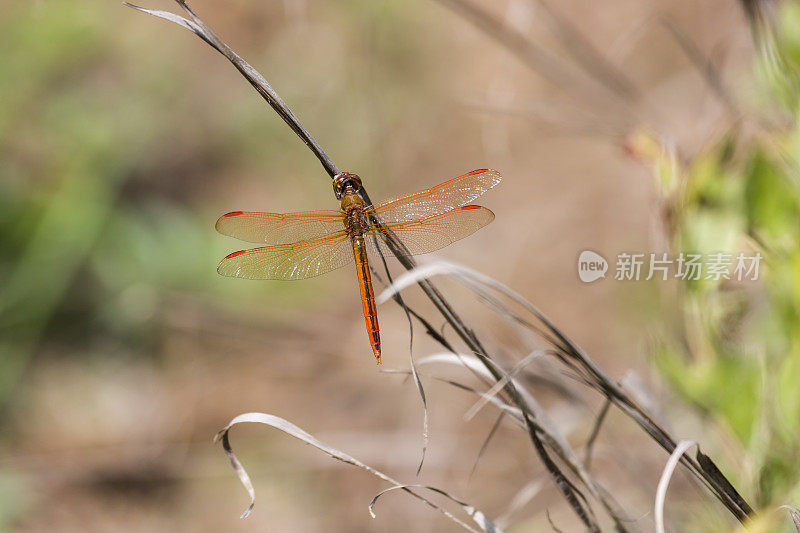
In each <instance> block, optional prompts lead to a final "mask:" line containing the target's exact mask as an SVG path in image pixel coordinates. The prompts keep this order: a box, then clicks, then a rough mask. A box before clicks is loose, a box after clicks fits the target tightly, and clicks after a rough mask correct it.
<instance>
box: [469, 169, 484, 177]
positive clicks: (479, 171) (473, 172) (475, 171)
mask: <svg viewBox="0 0 800 533" xmlns="http://www.w3.org/2000/svg"><path fill="white" fill-rule="evenodd" d="M488 170H489V169H488V168H479V169H478V170H473V171H472V172H468V173H467V176H472V175H474V174H480V173H481V172H488Z"/></svg>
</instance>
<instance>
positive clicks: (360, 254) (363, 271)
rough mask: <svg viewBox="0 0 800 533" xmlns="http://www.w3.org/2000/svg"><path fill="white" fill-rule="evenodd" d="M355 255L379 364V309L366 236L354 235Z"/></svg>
mask: <svg viewBox="0 0 800 533" xmlns="http://www.w3.org/2000/svg"><path fill="white" fill-rule="evenodd" d="M353 255H354V256H355V259H356V273H357V274H358V286H359V287H360V288H361V305H362V306H363V307H364V321H365V322H366V324H367V336H368V337H369V343H370V345H371V346H372V353H373V354H374V355H375V359H376V360H377V361H378V364H380V362H381V336H380V331H379V328H378V310H377V309H376V307H375V293H374V292H373V291H372V277H371V276H370V272H369V263H368V262H367V248H366V246H364V237H363V236H361V235H358V236H355V237H353Z"/></svg>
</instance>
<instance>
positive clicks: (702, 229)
mask: <svg viewBox="0 0 800 533" xmlns="http://www.w3.org/2000/svg"><path fill="white" fill-rule="evenodd" d="M797 27H800V8H798V5H797V4H795V3H787V4H786V6H785V9H784V11H783V19H782V24H781V25H780V28H781V29H782V31H781V32H780V33H779V34H778V35H777V38H776V43H777V44H778V46H779V47H782V48H779V50H778V52H779V57H780V58H781V59H780V60H779V61H775V60H774V59H775V58H774V57H772V58H770V57H765V58H764V61H767V62H770V65H769V70H771V71H772V72H773V73H777V72H782V73H783V76H772V77H769V78H764V79H765V83H764V84H763V90H764V92H765V94H766V95H772V99H771V101H779V102H783V103H784V107H783V108H782V109H779V110H775V113H776V114H777V115H778V118H777V119H775V117H769V116H758V117H756V120H755V121H754V122H757V124H749V125H739V126H737V128H736V129H735V130H734V131H733V132H732V133H730V134H729V135H728V136H727V137H726V138H724V139H722V140H721V141H719V142H717V143H716V144H715V145H713V146H710V147H707V148H706V149H705V150H704V151H703V152H702V153H701V154H700V155H699V156H697V157H696V158H694V159H693V160H692V161H690V162H689V163H688V164H687V166H686V168H683V169H674V170H675V179H673V180H671V181H669V183H670V184H671V186H670V187H667V188H666V189H665V188H664V187H663V186H662V191H663V193H664V201H665V203H666V204H667V208H668V209H667V211H668V212H669V213H670V221H669V224H668V226H669V228H670V231H671V240H672V247H673V251H674V253H675V254H678V253H681V252H682V253H696V254H705V256H707V254H712V253H718V252H725V253H729V254H733V256H734V257H735V256H736V254H738V253H740V252H745V253H746V255H755V253H761V255H762V256H763V259H762V261H761V267H760V272H759V274H760V275H759V279H758V280H757V281H736V280H735V279H731V280H725V279H722V280H719V281H714V280H705V279H701V280H698V281H682V282H680V285H679V287H678V301H679V309H680V314H681V315H682V319H681V321H680V324H679V325H678V327H677V328H676V331H674V332H673V333H672V334H671V335H668V336H667V337H666V338H667V339H668V340H665V341H664V342H663V343H661V345H660V348H659V350H658V353H657V355H658V357H657V360H658V363H659V364H660V367H661V369H662V370H663V371H664V372H665V374H666V375H667V376H668V377H669V378H671V380H672V382H673V384H674V385H675V387H676V389H677V390H678V391H679V392H680V393H681V394H682V395H683V396H684V397H685V398H687V399H689V400H690V401H691V402H692V403H693V404H694V405H696V406H697V407H698V408H699V409H701V410H702V411H704V412H705V413H706V414H707V416H709V417H710V418H711V419H713V420H715V421H717V422H718V423H721V424H722V425H723V426H725V427H728V428H730V430H731V431H732V433H733V435H735V437H736V438H737V439H738V441H739V443H740V446H741V448H740V449H741V451H742V455H741V457H742V458H744V457H746V458H747V459H746V460H747V461H752V465H753V466H754V468H753V469H748V468H746V467H745V466H744V461H743V462H742V463H740V464H737V465H732V466H731V467H730V468H726V469H725V470H726V473H730V474H731V475H732V477H733V479H735V480H736V483H735V484H737V486H738V487H739V488H740V489H742V490H744V492H745V495H746V497H748V498H751V499H753V501H754V502H755V503H756V505H758V506H759V507H774V506H777V505H781V504H793V505H796V504H797V503H798V502H800V461H798V457H800V179H799V178H798V177H799V176H800V167H798V162H799V161H800V142H798V141H800V128H799V127H798V117H800V114H799V113H800V108H798V107H797V105H796V104H792V102H798V101H800V100H798V99H797V98H789V99H787V98H784V96H785V95H786V93H785V90H786V80H788V79H791V78H792V76H793V73H794V72H797V71H798V67H800V53H799V52H800V46H798V43H799V42H798V40H797V35H798V33H797V32H796V31H792V28H797ZM761 68H764V66H763V65H761ZM795 90H797V87H795ZM776 96H777V98H776ZM764 98H765V99H767V100H769V98H768V97H767V96H764ZM770 111H771V110H770ZM770 119H773V122H774V123H779V124H790V126H788V127H777V126H765V125H764V124H768V123H769V120H770ZM664 166H665V165H664V163H663V162H662V163H660V164H659V167H661V168H663V167H664ZM663 181H664V180H661V182H662V184H663ZM670 339H671V340H670ZM749 470H752V471H753V472H754V474H753V477H752V478H751V477H748V473H747V472H748V471H749ZM748 493H749V494H748Z"/></svg>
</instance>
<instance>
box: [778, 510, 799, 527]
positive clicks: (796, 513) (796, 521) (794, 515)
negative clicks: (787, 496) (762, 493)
mask: <svg viewBox="0 0 800 533" xmlns="http://www.w3.org/2000/svg"><path fill="white" fill-rule="evenodd" d="M778 509H786V510H788V511H789V516H791V517H792V522H794V527H795V528H796V529H797V533H800V511H798V510H797V509H795V508H794V507H792V506H791V505H781V506H780V507H778Z"/></svg>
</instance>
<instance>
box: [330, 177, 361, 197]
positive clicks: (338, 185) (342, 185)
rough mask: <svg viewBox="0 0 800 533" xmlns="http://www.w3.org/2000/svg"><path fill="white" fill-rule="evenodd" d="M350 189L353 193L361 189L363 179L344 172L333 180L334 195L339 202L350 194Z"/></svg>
mask: <svg viewBox="0 0 800 533" xmlns="http://www.w3.org/2000/svg"><path fill="white" fill-rule="evenodd" d="M348 188H349V189H351V191H350V192H352V193H355V192H356V191H358V190H359V189H360V188H361V178H359V177H358V176H356V175H355V174H350V173H349V172H342V173H341V174H339V175H337V176H336V177H335V178H333V194H335V195H336V199H337V200H341V199H342V197H343V196H344V195H345V194H347V193H348Z"/></svg>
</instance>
